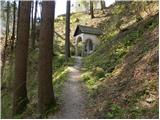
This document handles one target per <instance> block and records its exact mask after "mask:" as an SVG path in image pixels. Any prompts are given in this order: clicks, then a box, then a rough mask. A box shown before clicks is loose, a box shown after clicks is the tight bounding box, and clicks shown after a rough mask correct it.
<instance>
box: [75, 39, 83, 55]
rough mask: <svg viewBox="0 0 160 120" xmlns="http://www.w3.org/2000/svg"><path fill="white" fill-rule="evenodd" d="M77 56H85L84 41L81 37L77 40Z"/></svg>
mask: <svg viewBox="0 0 160 120" xmlns="http://www.w3.org/2000/svg"><path fill="white" fill-rule="evenodd" d="M76 55H77V56H83V39H82V37H81V36H78V37H77V39H76Z"/></svg>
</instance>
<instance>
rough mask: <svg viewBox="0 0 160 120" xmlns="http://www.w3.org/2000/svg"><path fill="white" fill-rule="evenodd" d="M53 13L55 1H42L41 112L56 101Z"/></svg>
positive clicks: (39, 95)
mask: <svg viewBox="0 0 160 120" xmlns="http://www.w3.org/2000/svg"><path fill="white" fill-rule="evenodd" d="M54 14H55V1H42V21H41V27H40V39H39V49H40V54H39V65H38V80H39V81H38V104H39V105H38V106H39V111H40V113H41V114H44V113H45V112H46V111H47V109H48V108H50V107H51V105H55V103H56V102H55V97H54V92H53V86H52V56H53V38H54V37H53V35H54V34H53V32H54V31H53V30H54Z"/></svg>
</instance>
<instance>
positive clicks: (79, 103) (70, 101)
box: [49, 57, 87, 119]
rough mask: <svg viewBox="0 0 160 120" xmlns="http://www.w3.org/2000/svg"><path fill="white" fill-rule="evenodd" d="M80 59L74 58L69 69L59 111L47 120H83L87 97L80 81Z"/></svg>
mask: <svg viewBox="0 0 160 120" xmlns="http://www.w3.org/2000/svg"><path fill="white" fill-rule="evenodd" d="M81 64H82V63H81V57H75V64H74V65H73V66H70V67H69V74H68V79H67V80H66V82H65V83H64V88H63V90H62V95H61V98H60V101H61V102H60V108H61V109H60V111H58V113H56V114H55V115H54V116H50V117H49V118H58V119H59V118H60V119H64V118H65V119H73V118H74V119H80V118H85V116H86V115H85V104H86V101H87V95H86V91H85V86H84V84H83V81H82V80H81V79H80V75H81V73H80V68H81Z"/></svg>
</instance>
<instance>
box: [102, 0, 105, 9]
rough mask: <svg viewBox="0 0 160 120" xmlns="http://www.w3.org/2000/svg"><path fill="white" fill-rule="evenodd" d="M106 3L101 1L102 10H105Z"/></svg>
mask: <svg viewBox="0 0 160 120" xmlns="http://www.w3.org/2000/svg"><path fill="white" fill-rule="evenodd" d="M105 7H106V6H105V1H104V0H101V10H103V9H105Z"/></svg>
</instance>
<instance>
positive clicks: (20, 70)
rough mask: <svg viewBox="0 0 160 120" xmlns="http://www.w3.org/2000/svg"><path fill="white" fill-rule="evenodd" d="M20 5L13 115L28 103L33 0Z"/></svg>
mask: <svg viewBox="0 0 160 120" xmlns="http://www.w3.org/2000/svg"><path fill="white" fill-rule="evenodd" d="M19 7H20V8H19V10H20V11H19V17H18V24H17V29H18V33H17V41H16V50H15V52H16V53H15V80H14V82H13V87H14V91H13V115H15V114H18V113H21V112H23V111H24V110H25V108H26V106H27V103H28V97H27V88H26V73H27V57H28V40H29V28H30V10H31V1H20V2H19Z"/></svg>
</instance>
